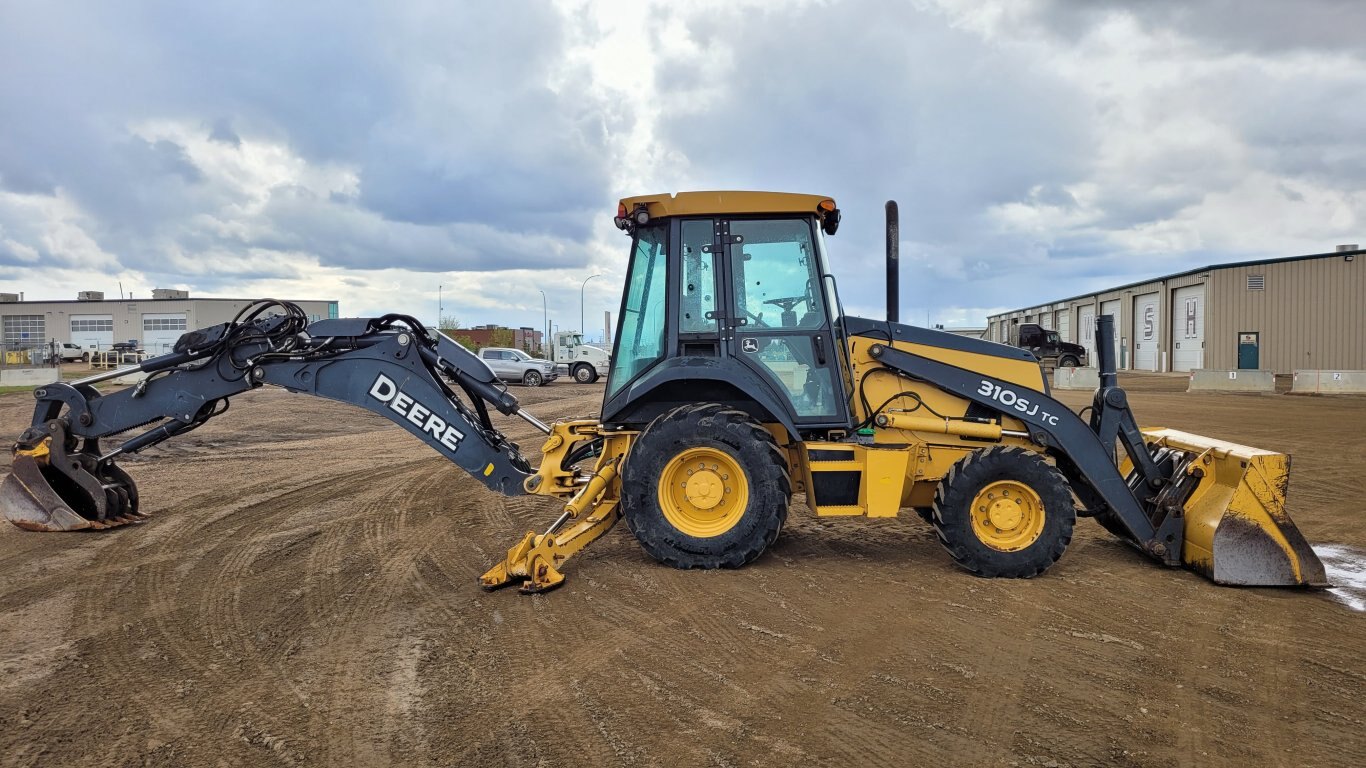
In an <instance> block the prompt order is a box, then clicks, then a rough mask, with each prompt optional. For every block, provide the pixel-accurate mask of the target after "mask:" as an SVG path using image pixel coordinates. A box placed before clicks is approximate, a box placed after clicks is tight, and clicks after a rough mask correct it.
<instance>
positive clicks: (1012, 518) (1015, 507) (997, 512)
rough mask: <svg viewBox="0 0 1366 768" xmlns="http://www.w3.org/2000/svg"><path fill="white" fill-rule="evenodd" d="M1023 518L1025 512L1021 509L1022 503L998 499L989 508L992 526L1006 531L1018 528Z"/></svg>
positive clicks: (988, 512) (988, 517) (988, 513)
mask: <svg viewBox="0 0 1366 768" xmlns="http://www.w3.org/2000/svg"><path fill="white" fill-rule="evenodd" d="M1023 518H1024V511H1023V510H1021V509H1020V503H1019V502H1018V501H1016V500H1014V499H1007V498H1001V499H997V500H996V501H993V502H992V503H991V506H990V507H988V508H987V519H989V520H990V521H991V524H992V525H994V526H996V527H997V528H1001V529H1004V530H1009V529H1011V528H1015V527H1018V526H1019V525H1020V520H1022V519H1023Z"/></svg>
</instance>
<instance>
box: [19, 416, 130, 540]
mask: <svg viewBox="0 0 1366 768" xmlns="http://www.w3.org/2000/svg"><path fill="white" fill-rule="evenodd" d="M53 444H54V441H53V438H51V437H47V438H43V440H42V441H41V442H39V443H37V444H36V445H33V446H32V447H23V446H16V447H15V449H14V463H13V465H12V466H11V467H10V473H9V476H7V477H6V478H5V481H4V482H3V483H0V511H3V512H4V515H5V519H6V520H8V521H10V522H11V523H14V524H15V525H17V526H19V527H20V528H23V529H25V530H29V531H80V530H85V529H102V528H112V527H114V526H117V525H124V524H127V523H136V522H141V521H142V520H143V519H144V516H143V515H142V514H140V513H139V512H138V493H137V486H136V485H135V484H134V483H133V479H132V478H131V477H129V476H128V474H127V473H126V472H124V471H123V470H122V469H120V468H119V467H117V466H115V465H114V464H113V463H112V462H106V463H105V464H104V465H103V466H98V467H95V469H96V472H95V473H92V472H91V471H90V469H91V467H90V464H91V461H90V460H89V459H86V460H82V459H83V458H84V457H80V456H71V455H70V454H67V453H66V452H65V450H62V449H60V448H59V449H57V450H55V451H54V450H53V448H52V446H53Z"/></svg>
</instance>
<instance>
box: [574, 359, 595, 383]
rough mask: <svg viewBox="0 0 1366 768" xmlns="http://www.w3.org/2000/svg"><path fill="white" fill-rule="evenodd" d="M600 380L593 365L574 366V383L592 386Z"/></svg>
mask: <svg viewBox="0 0 1366 768" xmlns="http://www.w3.org/2000/svg"><path fill="white" fill-rule="evenodd" d="M597 380H598V371H597V369H595V368H594V367H593V366H591V365H584V364H583V363H579V364H578V365H576V366H574V381H577V382H578V383H580V384H592V383H593V382H595V381H597Z"/></svg>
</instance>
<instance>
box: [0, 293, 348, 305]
mask: <svg viewBox="0 0 1366 768" xmlns="http://www.w3.org/2000/svg"><path fill="white" fill-rule="evenodd" d="M5 293H8V291H5ZM139 301H248V302H250V301H261V299H260V298H259V297H258V298H254V299H228V298H223V297H220V296H188V297H186V298H183V299H152V298H147V299H94V300H89V301H87V300H85V299H24V300H23V301H3V302H0V307H13V306H20V305H23V304H89V305H99V304H128V303H130V302H139ZM281 301H293V302H300V301H307V302H310V303H313V304H326V303H330V302H338V303H339V300H338V299H281Z"/></svg>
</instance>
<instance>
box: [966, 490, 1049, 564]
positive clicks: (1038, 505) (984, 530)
mask: <svg viewBox="0 0 1366 768" xmlns="http://www.w3.org/2000/svg"><path fill="white" fill-rule="evenodd" d="M970 515H971V517H972V532H973V533H974V534H976V535H977V538H978V540H979V541H981V542H982V543H983V544H985V545H987V546H988V547H991V548H992V549H995V550H998V551H1001V552H1018V551H1019V550H1021V549H1024V548H1025V547H1028V546H1029V545H1030V544H1033V543H1034V542H1035V541H1036V540H1037V539H1038V538H1039V534H1041V533H1043V522H1044V509H1043V499H1041V498H1039V494H1037V493H1035V492H1034V489H1033V488H1030V487H1029V486H1028V485H1025V484H1024V483H1020V482H1016V481H1014V480H997V481H996V482H994V483H990V484H988V485H987V486H986V487H985V488H983V489H982V490H980V491H978V492H977V496H976V497H975V498H974V499H973V500H972V509H971V510H970Z"/></svg>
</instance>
